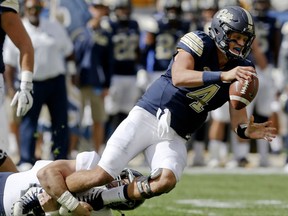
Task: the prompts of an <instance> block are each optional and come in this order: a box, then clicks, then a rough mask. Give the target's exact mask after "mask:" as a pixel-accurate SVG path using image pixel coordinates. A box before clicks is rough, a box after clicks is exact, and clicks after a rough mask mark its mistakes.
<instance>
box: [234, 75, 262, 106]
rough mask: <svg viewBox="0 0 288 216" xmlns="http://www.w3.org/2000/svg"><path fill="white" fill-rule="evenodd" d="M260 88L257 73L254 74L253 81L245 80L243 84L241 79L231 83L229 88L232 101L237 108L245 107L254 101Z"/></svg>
mask: <svg viewBox="0 0 288 216" xmlns="http://www.w3.org/2000/svg"><path fill="white" fill-rule="evenodd" d="M258 88H259V80H258V77H257V74H256V73H255V74H254V76H252V81H251V82H248V81H245V82H244V84H241V83H240V82H239V81H237V80H236V81H234V82H232V83H231V85H230V88H229V97H230V103H231V105H232V107H233V108H235V109H236V110H240V109H243V108H244V107H246V106H247V105H248V104H250V103H251V102H252V100H253V99H254V98H255V96H256V94H257V92H258Z"/></svg>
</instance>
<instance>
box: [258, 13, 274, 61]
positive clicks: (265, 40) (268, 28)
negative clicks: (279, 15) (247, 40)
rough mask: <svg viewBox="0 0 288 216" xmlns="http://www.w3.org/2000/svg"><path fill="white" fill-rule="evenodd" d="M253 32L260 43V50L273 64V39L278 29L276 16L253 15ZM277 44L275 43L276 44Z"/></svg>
mask: <svg viewBox="0 0 288 216" xmlns="http://www.w3.org/2000/svg"><path fill="white" fill-rule="evenodd" d="M254 23H255V34H256V36H257V39H258V41H259V44H260V48H261V50H262V52H263V53H264V54H265V56H266V58H267V60H268V62H269V63H271V64H275V61H274V60H275V55H277V54H276V53H273V50H275V49H274V48H275V47H274V46H275V43H276V41H275V39H276V32H277V31H279V25H280V24H279V23H278V21H277V19H276V18H274V17H272V16H269V15H268V14H267V16H264V17H254ZM276 46H277V45H276Z"/></svg>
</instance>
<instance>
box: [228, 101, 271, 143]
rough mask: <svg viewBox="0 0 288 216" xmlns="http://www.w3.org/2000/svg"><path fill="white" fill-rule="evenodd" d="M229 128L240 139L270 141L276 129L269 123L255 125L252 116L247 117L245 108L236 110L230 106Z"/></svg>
mask: <svg viewBox="0 0 288 216" xmlns="http://www.w3.org/2000/svg"><path fill="white" fill-rule="evenodd" d="M230 116H231V126H232V128H233V129H234V131H235V132H236V134H237V135H238V136H239V137H240V138H242V139H266V140H267V141H269V142H270V141H272V139H273V138H275V137H276V128H275V127H273V126H272V122H271V121H267V122H263V123H255V122H254V116H251V117H250V119H248V117H247V113H246V108H243V109H241V110H236V109H234V108H232V106H231V105H230Z"/></svg>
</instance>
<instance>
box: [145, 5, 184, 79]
mask: <svg viewBox="0 0 288 216" xmlns="http://www.w3.org/2000/svg"><path fill="white" fill-rule="evenodd" d="M162 7H163V13H161V14H160V13H157V14H155V16H154V18H155V23H156V26H157V31H156V32H148V31H146V32H145V36H144V46H143V48H142V51H143V56H142V58H143V59H144V63H143V64H144V65H146V70H147V72H148V73H149V74H150V81H149V83H152V82H153V81H155V80H156V79H157V78H159V77H160V76H161V75H162V74H163V73H164V72H165V71H166V69H167V67H168V65H169V63H170V60H171V58H172V56H173V53H174V50H175V45H176V44H177V42H178V40H179V39H180V38H181V37H182V36H183V35H184V34H185V33H186V32H188V31H189V28H190V22H188V21H185V20H184V21H183V20H182V19H181V14H182V9H181V1H179V0H166V1H164V2H163V6H162Z"/></svg>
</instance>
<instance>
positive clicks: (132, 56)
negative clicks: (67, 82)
mask: <svg viewBox="0 0 288 216" xmlns="http://www.w3.org/2000/svg"><path fill="white" fill-rule="evenodd" d="M132 10H133V5H132V2H131V0H115V1H113V2H112V3H111V5H110V11H111V12H110V14H111V16H110V17H111V19H110V23H109V27H108V28H109V29H110V31H111V34H112V47H113V60H114V61H113V63H112V65H111V66H112V69H111V70H112V77H111V85H110V89H109V93H108V95H107V97H106V98H105V110H106V112H107V113H108V115H109V127H110V128H109V130H110V131H111V132H113V131H114V130H115V129H116V127H117V126H118V125H119V123H120V122H121V121H122V120H123V119H124V118H125V117H126V116H127V115H128V113H129V111H130V110H131V108H132V107H133V106H134V104H135V103H136V101H137V99H138V98H139V97H140V90H139V89H138V87H137V85H136V74H137V71H138V70H139V69H140V68H141V67H139V62H140V48H139V44H140V42H139V40H140V29H139V25H138V22H137V21H136V20H135V19H133V17H132V16H131V13H132ZM109 136H110V132H108V137H109Z"/></svg>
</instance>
